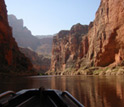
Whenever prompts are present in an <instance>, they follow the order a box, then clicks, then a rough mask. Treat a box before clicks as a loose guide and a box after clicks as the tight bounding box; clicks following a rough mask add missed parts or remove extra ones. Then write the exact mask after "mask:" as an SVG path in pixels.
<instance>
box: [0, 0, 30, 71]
mask: <svg viewBox="0 0 124 107" xmlns="http://www.w3.org/2000/svg"><path fill="white" fill-rule="evenodd" d="M31 69H32V64H31V63H30V61H29V60H28V58H26V57H25V56H24V54H22V53H21V52H20V51H19V49H18V46H17V44H16V42H15V40H14V38H13V37H12V29H11V27H10V26H9V24H8V18H7V10H6V5H5V2H4V0H0V72H2V71H4V72H9V71H29V70H31Z"/></svg>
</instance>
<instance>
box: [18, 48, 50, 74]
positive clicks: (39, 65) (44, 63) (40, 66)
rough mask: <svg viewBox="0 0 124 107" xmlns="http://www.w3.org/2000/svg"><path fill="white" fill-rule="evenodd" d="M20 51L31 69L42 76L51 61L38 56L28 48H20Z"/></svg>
mask: <svg viewBox="0 0 124 107" xmlns="http://www.w3.org/2000/svg"><path fill="white" fill-rule="evenodd" d="M20 51H21V52H22V53H24V54H25V55H26V57H28V58H29V59H30V60H31V62H32V64H33V68H34V69H35V71H36V72H37V73H38V74H44V73H45V72H46V71H48V70H49V68H50V62H51V59H50V58H48V57H45V56H43V55H38V54H37V53H36V52H34V51H32V50H30V49H28V48H20Z"/></svg>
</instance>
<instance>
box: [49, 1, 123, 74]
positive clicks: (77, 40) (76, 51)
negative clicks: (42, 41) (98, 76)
mask: <svg viewBox="0 0 124 107" xmlns="http://www.w3.org/2000/svg"><path fill="white" fill-rule="evenodd" d="M81 28H83V29H81ZM87 28H88V30H87ZM87 32H88V33H87ZM123 61H124V2H123V1H122V0H101V4H100V6H99V9H98V11H97V12H96V16H95V20H94V21H93V22H91V23H90V24H89V27H88V26H83V25H80V24H77V25H75V26H73V27H72V29H71V30H70V31H61V32H59V33H58V35H57V36H55V37H54V40H53V48H52V62H51V64H52V65H51V71H56V72H58V71H64V70H68V71H77V70H78V69H80V68H81V67H92V66H95V67H97V66H99V67H107V66H117V65H121V66H123V65H124V62H123Z"/></svg>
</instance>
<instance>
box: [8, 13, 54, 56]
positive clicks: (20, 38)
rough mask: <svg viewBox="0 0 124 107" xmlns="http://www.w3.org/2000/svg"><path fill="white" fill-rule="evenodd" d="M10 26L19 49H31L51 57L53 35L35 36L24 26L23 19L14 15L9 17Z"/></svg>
mask: <svg viewBox="0 0 124 107" xmlns="http://www.w3.org/2000/svg"><path fill="white" fill-rule="evenodd" d="M8 20H9V24H10V26H11V27H12V29H13V30H12V31H13V37H14V38H15V40H16V42H17V43H18V45H19V47H23V48H29V49H31V50H33V51H35V52H36V53H38V54H40V55H51V50H52V39H53V37H52V35H48V36H47V35H46V36H34V35H32V33H31V31H30V30H29V29H28V28H27V27H25V26H24V22H23V19H17V18H16V16H14V15H12V14H11V15H8Z"/></svg>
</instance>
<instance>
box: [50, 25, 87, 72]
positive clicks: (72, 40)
mask: <svg viewBox="0 0 124 107" xmlns="http://www.w3.org/2000/svg"><path fill="white" fill-rule="evenodd" d="M87 32H88V26H87V25H84V26H83V25H81V24H76V25H74V26H73V27H72V28H71V30H70V31H64V30H63V31H60V32H59V33H58V34H57V36H55V37H54V38H53V48H52V60H51V70H52V71H58V70H65V69H66V68H69V67H74V66H78V64H76V63H77V62H78V61H80V59H81V58H82V57H83V56H84V55H85V53H87V50H88V39H87V37H85V36H84V35H85V34H86V33H87ZM82 37H83V38H82ZM82 40H84V41H83V42H82ZM82 44H84V46H85V47H82Z"/></svg>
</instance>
